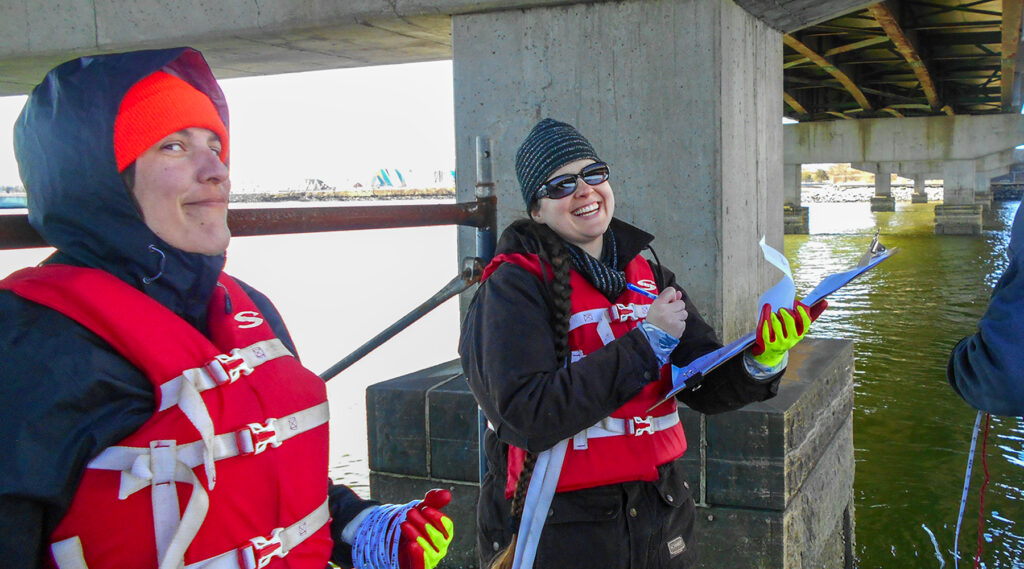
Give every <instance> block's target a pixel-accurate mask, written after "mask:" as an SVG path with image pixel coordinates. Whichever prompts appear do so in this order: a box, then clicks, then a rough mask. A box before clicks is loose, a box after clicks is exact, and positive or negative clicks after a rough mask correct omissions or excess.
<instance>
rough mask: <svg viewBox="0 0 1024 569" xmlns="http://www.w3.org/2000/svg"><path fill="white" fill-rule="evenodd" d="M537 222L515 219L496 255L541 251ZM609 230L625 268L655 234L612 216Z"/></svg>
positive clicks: (620, 263) (621, 265) (498, 245)
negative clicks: (613, 236)
mask: <svg viewBox="0 0 1024 569" xmlns="http://www.w3.org/2000/svg"><path fill="white" fill-rule="evenodd" d="M534 224H535V222H534V221H532V220H530V219H519V220H516V221H513V222H512V223H510V224H509V226H508V227H506V228H505V230H504V231H502V233H501V237H500V238H499V239H498V243H497V246H496V247H495V252H494V254H495V255H500V254H502V253H532V254H537V253H539V251H540V249H541V247H540V242H539V241H538V240H537V236H536V234H535V233H534V231H533V229H532V228H531V226H533V225H534ZM608 230H609V231H612V232H614V234H615V243H616V245H617V247H618V257H619V258H618V259H617V261H618V265H619V266H618V267H617V268H618V269H619V270H622V269H624V268H625V266H626V265H627V264H629V262H630V261H632V260H633V258H634V257H636V256H637V255H639V254H640V252H641V251H643V250H644V249H647V248H648V247H649V246H650V244H651V242H652V241H654V236H653V235H651V234H650V233H647V232H646V231H644V230H643V229H640V228H639V227H636V226H633V225H630V224H628V223H626V222H625V221H622V220H620V219H618V218H612V221H611V224H609V226H608Z"/></svg>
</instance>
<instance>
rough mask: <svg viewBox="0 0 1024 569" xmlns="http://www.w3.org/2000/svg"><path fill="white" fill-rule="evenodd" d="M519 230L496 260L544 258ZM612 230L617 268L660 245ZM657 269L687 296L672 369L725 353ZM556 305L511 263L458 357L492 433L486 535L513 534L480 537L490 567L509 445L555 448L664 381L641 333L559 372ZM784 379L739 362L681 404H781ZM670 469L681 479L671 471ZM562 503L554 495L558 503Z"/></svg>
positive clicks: (495, 277)
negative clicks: (504, 256)
mask: <svg viewBox="0 0 1024 569" xmlns="http://www.w3.org/2000/svg"><path fill="white" fill-rule="evenodd" d="M521 223H524V222H516V223H513V224H512V225H510V226H509V228H508V229H506V230H505V232H504V233H503V234H502V236H501V239H500V240H499V243H498V246H497V251H496V253H497V254H501V253H536V252H537V250H536V246H535V245H534V244H533V242H534V241H533V239H532V238H530V237H529V236H526V235H524V233H523V232H522V230H521V225H520V224H521ZM611 229H612V230H613V231H614V233H615V236H616V239H617V245H618V251H619V259H618V263H619V267H618V268H619V269H620V270H621V269H623V268H624V267H625V266H626V264H628V263H629V262H630V261H631V260H632V259H633V258H634V257H636V255H639V254H640V252H641V251H642V250H643V249H645V248H647V247H648V246H649V244H650V242H651V241H652V240H653V237H652V236H651V235H650V234H648V233H646V232H644V231H642V230H640V229H638V228H636V227H633V226H631V225H629V224H626V223H624V222H622V221H619V220H616V219H613V220H612V225H611ZM651 265H652V270H653V272H654V275H655V277H656V279H657V280H658V286H659V289H664V288H665V287H668V286H672V287H674V288H676V289H677V290H682V291H683V300H684V302H686V310H687V312H688V313H689V316H688V318H687V321H686V330H685V331H684V333H683V336H682V338H681V339H680V343H679V345H678V347H677V348H676V349H675V350H674V351H673V352H672V356H671V360H672V363H674V364H676V365H685V364H687V363H689V362H691V361H693V360H694V359H695V358H697V357H699V356H701V355H704V354H706V353H708V352H711V351H713V350H715V349H717V348H720V347H721V343H720V342H719V340H718V338H717V337H716V335H715V332H714V330H713V329H712V328H711V326H710V325H708V324H707V323H706V322H705V321H704V319H703V318H701V316H700V312H699V311H698V309H697V307H696V305H695V304H694V302H693V300H692V299H691V298H690V297H689V296H688V295H687V294H686V292H685V290H684V289H683V288H682V287H680V286H679V284H678V283H677V282H676V277H675V275H673V274H672V272H671V271H669V270H667V269H665V268H664V267H661V266H660V265H658V264H656V263H653V262H651ZM551 306H552V300H551V296H550V293H549V288H548V285H547V284H546V283H544V282H541V280H540V279H539V278H537V277H536V276H534V275H533V274H532V273H530V272H529V271H527V270H526V269H524V268H522V267H519V266H518V265H515V264H512V263H505V264H503V265H501V266H499V267H498V268H497V270H495V271H494V273H493V274H491V275H490V277H489V278H488V279H487V280H486V281H485V282H484V283H483V284H482V285H481V286H480V288H479V290H477V292H476V295H475V296H474V298H473V301H472V303H471V304H470V307H469V309H468V311H467V314H466V318H465V320H464V322H463V325H462V331H461V338H460V342H459V354H460V355H461V358H462V365H463V369H464V370H465V373H466V376H467V378H468V381H469V385H470V388H471V389H472V391H473V394H474V396H475V397H476V400H477V403H478V404H479V405H480V407H481V408H482V409H483V413H484V415H485V416H486V418H487V420H488V421H489V422H490V424H491V425H492V426H493V429H494V430H491V429H487V431H486V434H485V440H484V446H485V452H486V454H487V468H488V474H487V476H486V477H485V479H484V481H483V483H482V485H481V490H480V492H481V496H480V505H479V508H478V517H479V525H480V528H481V531H482V533H483V534H487V532H488V528H496V527H502V526H506V527H505V529H506V531H505V532H503V533H504V539H502V538H498V537H492V536H489V535H481V536H480V547H481V555H482V557H483V558H484V559H486V558H487V557H488V556H489V555H491V554H493V551H492V549H491V545H492V544H491V539H493V540H494V541H495V542H497V541H504V542H505V543H507V538H508V536H509V535H510V533H511V529H512V528H511V527H507V526H508V525H509V523H510V521H509V520H508V501H507V500H505V498H504V482H505V470H506V460H507V459H506V456H507V449H508V444H514V445H516V446H518V447H520V448H524V449H526V450H528V451H530V452H535V453H536V452H540V451H543V450H546V449H549V448H551V447H552V446H554V445H555V444H556V443H557V442H558V441H560V440H563V439H566V438H568V437H571V436H572V435H574V434H576V433H578V432H579V431H581V430H583V429H585V428H587V427H589V426H591V425H593V424H595V423H597V422H598V421H600V420H601V419H604V418H605V417H608V416H609V415H610V414H611V413H612V412H613V411H615V410H616V409H618V408H619V407H621V406H622V405H623V404H625V403H626V402H627V401H629V400H630V399H632V398H633V397H634V396H636V395H637V394H638V393H639V392H640V390H641V389H642V388H643V387H644V385H646V384H647V383H649V382H650V381H653V380H656V379H657V378H658V377H659V369H660V365H659V362H658V360H657V357H656V356H655V354H654V351H653V350H652V349H651V347H650V344H649V343H648V342H647V340H646V338H645V337H644V336H643V334H642V332H641V331H640V330H639V329H635V330H632V331H630V332H629V333H627V334H625V335H623V336H621V337H619V338H617V339H616V340H614V341H613V342H611V343H609V344H607V345H605V346H604V347H602V348H601V349H599V350H597V351H595V352H593V353H591V354H590V355H588V356H587V357H586V358H583V359H582V360H579V361H577V362H574V363H572V364H570V365H568V366H565V367H562V366H561V365H560V364H559V362H558V360H557V358H556V356H555V339H554V332H553V330H552V328H551V324H550V319H551V316H550V315H551ZM781 377H782V373H779V374H778V375H776V376H774V377H772V378H769V379H767V380H764V381H757V380H755V379H754V378H752V377H751V376H750V374H748V373H747V372H746V370H745V369H744V367H743V363H742V361H741V358H733V359H732V360H730V361H729V362H727V363H726V364H724V365H722V366H721V367H719V368H718V369H716V370H715V371H714V372H712V373H710V374H709V375H708V376H707V377H706V378H705V379H704V381H703V383H702V384H701V387H700V388H699V389H696V390H683V391H681V392H680V393H679V394H678V395H677V398H678V399H679V400H680V401H682V402H683V403H685V404H686V405H688V406H689V407H691V408H693V409H695V410H697V411H700V412H703V413H708V414H711V413H720V412H723V411H728V410H731V409H737V408H739V407H742V406H743V405H746V404H748V403H751V402H754V401H763V400H766V399H769V398H771V397H774V396H775V394H776V392H777V390H778V384H779V380H780V379H781ZM669 471H673V472H674V470H673V469H672V468H669ZM658 484H660V485H662V486H665V485H668V486H671V487H672V488H670V489H666V488H660V487H659V491H663V492H675V493H676V494H677V495H679V492H680V491H679V490H678V489H677V488H676V487H677V486H679V485H682V481H681V480H663V481H661V482H659V483H656V485H658ZM578 492H590V490H583V491H578ZM598 493H600V492H598ZM568 494H573V493H572V492H570V493H568ZM560 496H562V495H561V494H560V495H556V498H555V499H556V502H557V501H558V500H559V497H560ZM593 499H594V498H593V497H590V498H588V500H591V501H592V500H593ZM554 509H558V508H556V507H554V506H553V510H554ZM562 509H564V508H562Z"/></svg>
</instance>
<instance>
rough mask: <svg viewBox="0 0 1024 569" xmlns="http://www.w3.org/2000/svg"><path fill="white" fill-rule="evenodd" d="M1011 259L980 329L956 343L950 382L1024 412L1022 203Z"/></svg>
mask: <svg viewBox="0 0 1024 569" xmlns="http://www.w3.org/2000/svg"><path fill="white" fill-rule="evenodd" d="M1007 255H1009V257H1010V265H1009V266H1008V267H1007V268H1006V272H1004V273H1003V276H1002V277H1000V278H999V282H997V283H996V286H995V289H993V291H992V299H991V300H990V301H989V304H988V309H987V310H986V311H985V314H984V315H983V316H982V317H981V320H980V321H978V331H977V332H976V333H974V334H972V335H970V336H967V337H966V338H964V339H963V340H960V342H959V343H958V344H957V345H956V346H955V347H954V348H953V353H952V355H951V356H950V358H949V365H948V367H947V369H946V376H947V378H948V379H949V383H950V385H952V386H953V389H954V390H955V391H956V392H957V394H958V395H960V397H963V398H964V401H967V402H968V403H969V404H971V405H972V406H973V407H974V408H976V409H979V410H982V411H987V412H989V413H995V414H996V415H1008V416H1018V417H1019V416H1024V207H1018V208H1017V215H1016V217H1014V219H1013V226H1012V227H1011V229H1010V245H1009V247H1008V248H1007Z"/></svg>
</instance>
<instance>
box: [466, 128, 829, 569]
mask: <svg viewBox="0 0 1024 569" xmlns="http://www.w3.org/2000/svg"><path fill="white" fill-rule="evenodd" d="M516 175H517V177H518V178H519V183H520V186H521V189H522V192H523V200H524V202H525V203H526V207H527V212H528V214H529V218H528V219H523V220H519V221H516V222H513V223H512V224H511V225H510V226H509V227H508V228H506V230H505V231H504V233H503V234H502V236H501V239H500V241H499V243H498V248H497V254H496V255H495V257H494V260H493V261H492V262H491V263H490V264H489V265H488V267H487V269H486V270H485V271H484V282H483V284H481V286H480V288H479V290H478V291H477V293H476V296H475V297H474V299H473V302H472V303H471V305H470V307H469V310H468V312H467V315H466V319H465V321H464V322H463V327H462V337H461V341H460V346H459V353H460V354H461V356H462V364H463V368H464V370H465V372H466V375H467V377H468V379H469V384H470V387H471V389H472V390H473V394H474V396H475V397H476V399H477V402H478V404H479V405H480V407H481V408H482V409H483V412H484V414H485V416H486V417H487V420H488V427H489V428H488V429H487V431H486V434H485V438H484V445H485V452H486V455H487V466H488V472H487V474H486V475H485V477H484V479H483V480H482V481H481V486H480V501H479V504H478V507H477V520H478V533H477V544H478V548H479V551H478V553H479V555H480V562H481V566H482V567H499V568H506V567H511V566H512V561H513V557H514V550H515V533H516V531H517V530H518V527H519V523H520V518H521V516H522V515H523V504H524V499H525V495H526V489H527V486H528V485H529V481H530V477H531V474H532V472H533V467H534V463H535V461H536V460H537V455H538V453H540V452H542V451H545V450H548V449H551V448H552V447H554V446H555V445H556V444H557V443H559V442H560V441H563V440H566V439H570V440H569V442H568V445H567V451H566V453H565V459H564V464H563V465H562V469H561V474H560V477H559V479H558V487H557V491H556V493H555V496H554V498H553V500H552V502H551V508H550V510H549V511H548V512H547V517H546V521H545V526H544V530H543V532H542V533H541V536H540V541H539V544H538V546H537V551H536V559H535V562H534V564H533V566H534V567H537V568H544V569H546V568H559V569H562V568H564V567H603V568H609V569H617V568H623V569H624V568H628V567H633V568H635V567H643V568H647V567H650V568H654V567H678V568H686V567H692V566H693V565H694V564H695V563H696V550H695V547H694V543H693V539H692V538H693V528H694V518H695V507H694V502H693V499H692V498H691V496H690V488H689V485H688V483H687V482H686V481H685V480H684V477H683V472H682V468H681V466H680V464H679V459H680V458H681V457H682V455H683V453H684V452H685V451H686V437H685V435H684V433H683V429H682V426H681V425H680V424H679V416H678V413H677V410H676V402H675V400H670V401H668V402H665V403H662V404H660V405H658V406H657V407H654V408H653V409H651V407H652V405H654V404H655V403H657V401H658V400H659V399H660V398H661V395H662V394H663V393H665V391H666V390H667V386H668V385H669V383H670V381H671V366H670V365H669V364H670V363H671V364H676V365H684V364H686V363H689V362H690V361H692V360H694V359H695V358H697V357H699V356H701V355H703V354H706V353H708V352H710V351H713V350H715V349H717V348H719V347H721V343H720V342H719V340H718V338H717V337H716V335H715V332H714V330H713V329H712V328H711V327H710V326H709V325H708V324H707V323H706V322H705V321H704V320H703V319H702V318H701V316H700V314H699V313H698V312H697V309H696V308H695V307H694V305H693V302H692V301H691V300H690V298H689V297H688V296H687V294H686V292H685V291H684V290H683V289H682V287H680V286H679V284H678V283H677V281H676V277H675V276H674V275H673V273H672V272H671V271H669V270H668V269H666V268H664V267H662V266H661V264H660V263H658V262H655V261H649V260H647V259H645V258H644V257H643V256H641V255H640V253H641V252H642V251H643V250H644V249H650V243H651V241H653V239H654V238H653V236H651V235H650V234H648V233H646V232H644V231H642V230H640V229H638V228H636V227H634V226H632V225H629V224H627V223H625V222H623V221H621V220H618V219H615V217H614V214H615V194H614V192H613V191H612V186H611V183H610V180H611V170H610V168H609V167H608V165H607V164H606V163H605V162H603V161H601V159H600V158H599V157H598V156H597V153H596V151H595V150H594V148H593V146H591V144H590V142H589V141H588V140H587V139H586V138H584V137H583V135H581V134H580V133H579V132H578V131H577V130H576V129H575V128H573V127H572V126H570V125H568V124H565V123H562V122H558V121H555V120H552V119H545V120H543V121H541V122H540V123H538V124H537V125H536V126H535V127H534V128H533V130H532V131H531V132H530V133H529V135H528V136H527V137H526V140H525V141H524V142H523V144H522V146H520V148H519V150H518V152H517V153H516ZM651 253H652V255H653V250H652V251H651ZM654 258H655V260H656V259H657V257H656V256H655V257H654ZM689 278H690V279H693V278H699V276H698V275H690V276H689ZM796 312H797V313H798V314H799V316H798V317H797V318H798V319H799V322H798V321H797V319H795V318H794V317H793V315H792V314H791V313H790V312H789V311H787V310H785V309H783V310H780V311H779V314H770V313H769V314H767V315H764V317H763V323H764V325H765V326H766V327H765V328H764V330H765V333H764V334H763V336H764V337H763V338H761V339H760V342H759V344H758V346H757V347H756V348H755V349H753V350H752V351H749V352H748V353H746V354H744V356H743V357H742V358H734V359H733V360H731V361H730V362H728V363H727V364H725V365H723V366H721V367H719V368H718V369H716V370H715V371H714V372H712V373H711V374H709V375H708V376H707V378H706V379H705V381H704V383H703V386H702V388H701V389H697V390H683V391H681V392H680V393H679V394H678V396H677V397H678V399H679V400H681V401H683V402H684V403H685V404H686V405H688V406H689V407H691V408H693V409H696V410H697V411H700V412H703V413H720V412H723V411H729V410H732V409H737V408H739V407H742V406H744V405H746V404H748V403H751V402H754V401H763V400H765V399H768V398H770V397H773V396H774V395H775V393H776V391H777V389H778V384H779V379H780V378H781V376H782V372H783V371H784V369H785V366H786V361H787V358H786V351H787V350H788V349H789V348H790V347H792V345H793V344H795V343H796V342H797V341H798V340H799V339H800V338H802V337H803V334H804V333H806V331H807V328H808V326H809V324H810V321H811V318H810V316H809V315H808V313H807V311H806V309H805V308H802V307H798V308H797V311H796ZM776 325H778V326H777V327H776ZM759 329H760V326H759ZM770 331H774V333H773V334H770V333H769V332H770ZM755 352H756V355H755ZM510 543H511V544H512V545H510Z"/></svg>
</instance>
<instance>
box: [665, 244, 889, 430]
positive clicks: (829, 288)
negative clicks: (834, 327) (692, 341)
mask: <svg viewBox="0 0 1024 569" xmlns="http://www.w3.org/2000/svg"><path fill="white" fill-rule="evenodd" d="M898 251H899V249H898V248H895V249H886V248H885V247H884V246H883V245H882V244H881V243H879V242H878V234H877V233H876V234H875V237H874V239H872V240H871V245H870V246H869V247H868V250H867V252H866V253H864V255H863V256H862V257H861V258H860V261H858V263H857V265H856V266H855V267H853V268H852V269H850V270H848V271H843V272H841V273H834V274H831V275H829V276H827V277H825V278H824V279H822V280H821V282H820V283H818V286H816V287H814V290H812V291H811V292H810V293H808V295H807V296H805V297H804V298H803V300H801V302H803V303H804V304H806V305H807V306H814V305H815V304H817V303H818V301H820V300H821V299H823V298H825V297H826V296H828V295H830V294H832V293H833V292H835V291H837V290H839V289H841V288H842V287H844V286H846V284H847V283H849V282H850V281H852V280H853V279H855V278H857V277H859V276H860V275H862V274H864V273H866V272H867V271H869V270H871V269H873V268H874V267H875V266H876V265H878V264H879V263H881V262H882V261H884V260H886V259H888V258H889V257H891V256H893V255H895V254H896V253H897V252H898ZM754 339H755V333H754V332H749V333H747V334H744V335H743V336H741V337H740V338H739V339H737V340H734V341H732V342H730V343H729V344H727V345H725V346H722V347H721V348H719V349H717V350H715V351H713V352H710V353H707V354H704V355H703V356H701V357H699V358H697V359H695V360H693V361H692V362H690V363H689V364H687V365H686V366H685V367H679V366H675V365H673V366H672V388H671V389H670V390H669V391H668V393H666V394H665V396H664V397H662V398H661V399H660V400H659V401H658V402H657V403H655V404H654V405H652V406H651V409H654V408H655V407H657V406H658V405H661V404H662V403H664V402H665V401H668V400H669V399H671V398H672V397H674V396H675V394H676V393H679V392H680V391H682V390H684V389H686V388H688V387H695V386H697V385H699V384H700V383H701V381H702V380H703V377H704V375H706V374H708V373H710V372H711V371H712V370H714V369H715V368H717V367H718V366H720V365H722V364H724V363H725V362H727V361H729V359H730V358H733V357H735V356H736V355H737V354H739V353H741V352H743V350H745V349H747V348H748V347H750V346H751V345H752V344H753V343H754ZM648 411H650V409H648Z"/></svg>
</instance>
